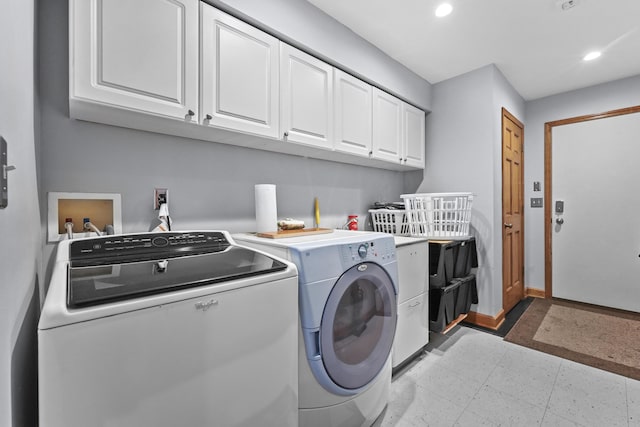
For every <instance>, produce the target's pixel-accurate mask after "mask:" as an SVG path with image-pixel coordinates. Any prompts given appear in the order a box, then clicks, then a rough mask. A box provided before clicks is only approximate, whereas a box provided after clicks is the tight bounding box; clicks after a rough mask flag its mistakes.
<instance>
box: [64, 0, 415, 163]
mask: <svg viewBox="0 0 640 427" xmlns="http://www.w3.org/2000/svg"><path fill="white" fill-rule="evenodd" d="M69 23H70V28H69V53H70V55H69V56H70V59H69V78H70V82H69V87H70V90H69V111H70V115H71V117H73V118H77V119H81V120H88V121H94V122H99V123H107V124H112V125H117V126H123V127H129V128H133V129H142V130H147V131H151V132H158V133H165V134H171V135H178V136H184V137H188V138H197V139H202V140H209V141H215V142H220V143H226V144H233V145H240V146H244V147H251V148H258V149H263V150H270V151H276V152H281V153H286V154H295V155H302V156H308V157H312V158H319V159H324V160H332V161H337V162H342V163H351V164H358V165H363V166H371V167H377V168H383V169H391V170H400V171H402V170H414V169H423V168H424V112H422V111H421V110H419V109H416V108H415V107H413V106H411V105H409V104H407V103H405V102H404V101H401V100H400V99H398V98H395V97H394V96H392V95H389V94H387V93H385V92H383V91H381V90H379V89H377V88H374V87H372V86H371V85H369V84H368V83H366V82H364V81H362V80H359V79H357V78H355V77H353V76H351V75H349V74H346V73H344V72H343V71H341V70H338V69H336V68H334V67H332V66H331V65H329V64H327V63H325V62H323V61H320V60H318V59H317V58H315V57H313V56H311V55H309V54H307V53H305V52H302V51H300V50H298V49H296V48H294V47H292V46H289V45H287V44H285V43H283V42H281V41H279V40H278V39H276V38H274V37H272V36H270V35H268V34H267V33H264V32H263V31H260V30H258V29H257V28H255V27H252V26H250V25H248V24H247V23H245V22H243V21H240V20H238V19H236V18H233V17H231V16H229V15H227V14H225V13H223V12H221V11H219V10H217V9H215V8H213V7H212V6H209V5H207V4H205V3H200V2H199V1H198V0H137V1H135V2H131V1H129V0H109V1H104V0H71V1H70V4H69Z"/></svg>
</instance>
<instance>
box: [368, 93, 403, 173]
mask: <svg viewBox="0 0 640 427" xmlns="http://www.w3.org/2000/svg"><path fill="white" fill-rule="evenodd" d="M402 104H404V103H403V101H401V100H399V99H398V98H396V97H395V96H391V95H389V94H388V93H386V92H383V91H381V90H380V89H378V88H375V87H374V88H373V158H375V159H381V160H386V161H389V162H394V163H397V164H401V163H402Z"/></svg>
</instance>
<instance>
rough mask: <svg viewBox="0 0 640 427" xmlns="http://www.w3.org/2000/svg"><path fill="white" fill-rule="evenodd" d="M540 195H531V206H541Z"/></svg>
mask: <svg viewBox="0 0 640 427" xmlns="http://www.w3.org/2000/svg"><path fill="white" fill-rule="evenodd" d="M542 200H543V199H542V197H532V198H531V207H532V208H541V207H542Z"/></svg>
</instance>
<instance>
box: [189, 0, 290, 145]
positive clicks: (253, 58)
mask: <svg viewBox="0 0 640 427" xmlns="http://www.w3.org/2000/svg"><path fill="white" fill-rule="evenodd" d="M200 19H201V36H202V39H201V52H200V64H201V67H202V68H201V70H202V72H201V79H200V82H201V96H202V98H201V102H202V103H201V111H200V115H201V123H203V124H204V125H207V126H218V127H224V128H228V129H233V130H238V131H242V132H250V133H254V134H259V135H265V136H269V137H273V138H278V136H279V132H278V126H279V115H278V112H279V102H278V101H279V96H280V95H279V86H278V68H279V62H278V59H279V41H278V39H276V38H274V37H272V36H270V35H268V34H266V33H264V32H262V31H260V30H258V29H256V28H255V27H252V26H250V25H248V24H246V23H244V22H242V21H240V20H238V19H235V18H233V17H231V16H229V15H227V14H225V13H223V12H220V11H219V10H217V9H214V8H213V7H211V6H209V5H207V4H205V3H201V14H200Z"/></svg>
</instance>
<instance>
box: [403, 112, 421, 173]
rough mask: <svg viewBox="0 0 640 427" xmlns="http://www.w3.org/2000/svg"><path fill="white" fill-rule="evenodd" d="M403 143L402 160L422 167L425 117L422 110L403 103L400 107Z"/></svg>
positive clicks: (406, 163)
mask: <svg viewBox="0 0 640 427" xmlns="http://www.w3.org/2000/svg"><path fill="white" fill-rule="evenodd" d="M402 115H403V124H404V143H403V144H402V145H403V155H402V162H403V163H404V164H405V165H408V166H414V167H417V168H423V169H424V161H425V159H424V151H425V146H424V144H425V117H424V111H422V110H419V109H418V108H415V107H413V106H411V105H409V104H406V103H404V104H403V108H402Z"/></svg>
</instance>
